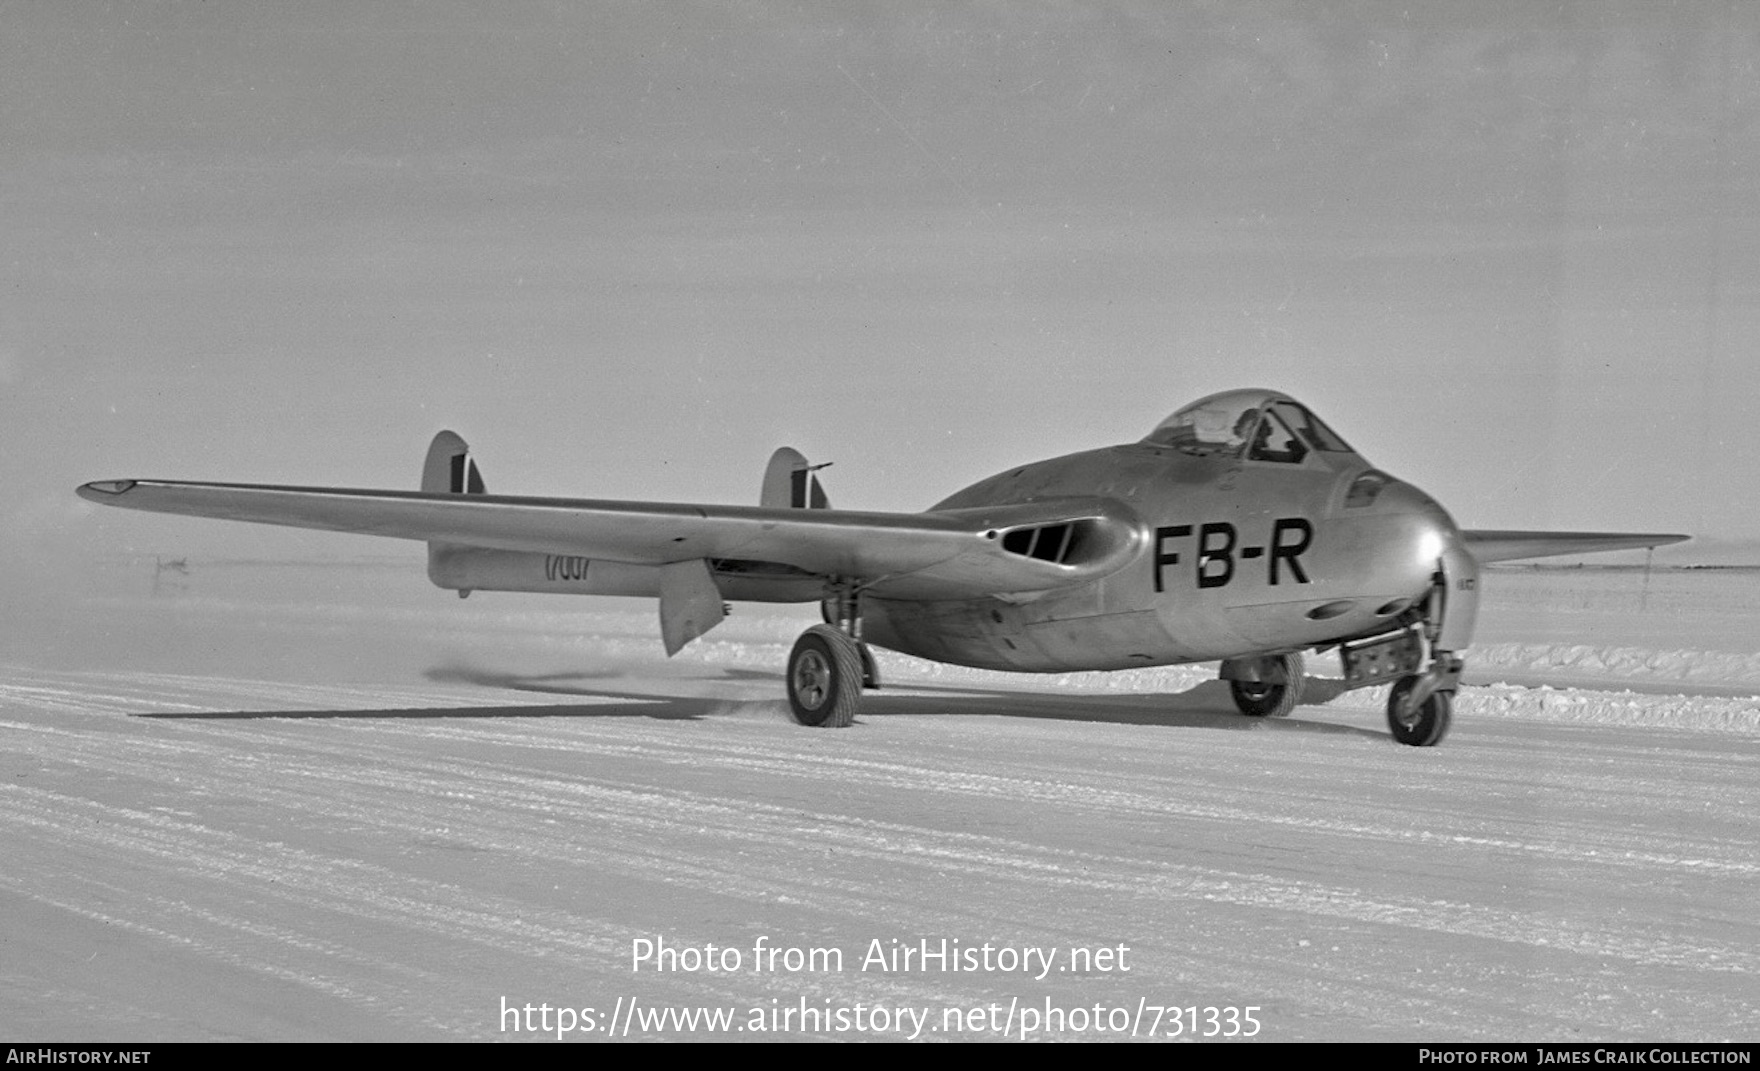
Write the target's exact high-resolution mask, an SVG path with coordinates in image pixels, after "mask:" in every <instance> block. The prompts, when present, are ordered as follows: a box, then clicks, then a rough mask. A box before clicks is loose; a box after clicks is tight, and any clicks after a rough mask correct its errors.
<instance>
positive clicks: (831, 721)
mask: <svg viewBox="0 0 1760 1071" xmlns="http://www.w3.org/2000/svg"><path fill="white" fill-rule="evenodd" d="M858 595H859V593H858V592H857V591H856V590H855V588H854V587H853V586H850V585H848V584H837V585H835V586H834V587H833V588H832V592H831V594H830V595H829V596H828V597H827V598H826V600H825V603H824V609H825V621H826V623H825V624H823V625H814V626H813V627H812V628H810V629H808V630H807V631H805V632H803V633H801V638H800V639H798V640H796V641H795V644H794V650H793V651H791V652H789V655H788V705H789V707H790V708H792V709H793V710H794V717H795V720H796V721H798V722H800V723H801V724H802V725H814V726H820V727H823V728H826V729H842V728H846V727H847V726H849V725H850V724H851V723H852V722H854V721H855V719H856V704H857V702H858V701H859V700H860V699H861V697H862V689H864V688H873V689H878V688H879V687H880V672H879V670H878V669H877V668H876V666H875V664H874V655H873V653H872V652H871V651H869V650H868V645H867V644H865V643H863V642H862V641H861V639H860V638H859V637H860V636H861V614H860V609H861V607H860V603H859V598H858Z"/></svg>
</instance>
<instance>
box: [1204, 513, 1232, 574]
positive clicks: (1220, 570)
mask: <svg viewBox="0 0 1760 1071" xmlns="http://www.w3.org/2000/svg"><path fill="white" fill-rule="evenodd" d="M1218 536H1220V537H1221V540H1222V541H1221V542H1220V543H1218V542H1217V541H1216V537H1218ZM1234 538H1235V532H1234V525H1232V524H1229V523H1228V522H1227V521H1214V522H1212V523H1210V524H1206V525H1204V526H1203V527H1202V528H1200V529H1198V586H1199V587H1201V588H1219V587H1222V586H1223V585H1225V584H1227V583H1228V582H1229V581H1230V580H1233V579H1234Z"/></svg>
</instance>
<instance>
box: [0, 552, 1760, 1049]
mask: <svg viewBox="0 0 1760 1071" xmlns="http://www.w3.org/2000/svg"><path fill="white" fill-rule="evenodd" d="M186 569H187V571H185V570H186ZM88 581H89V586H88V587H86V588H85V589H83V590H76V591H75V592H73V593H72V594H70V595H69V596H68V597H66V598H64V599H59V600H56V601H55V602H53V603H52V604H51V603H39V604H34V605H32V606H31V607H30V613H28V614H25V615H22V616H21V617H20V618H19V620H20V621H28V624H29V628H28V630H25V629H18V628H16V627H15V629H14V631H13V632H12V633H11V634H10V635H8V636H7V637H6V638H5V647H4V650H0V659H3V660H4V662H5V667H4V670H3V672H0V859H3V860H4V863H3V864H0V1033H4V1034H6V1035H7V1036H9V1037H12V1038H15V1039H23V1038H29V1039H32V1040H38V1039H82V1040H155V1039H158V1040H178V1039H234V1038H243V1039H414V1040H435V1039H473V1040H476V1039H499V1038H505V1039H542V1038H545V1037H550V1038H554V1037H555V1036H557V1034H558V1033H559V1032H560V1031H561V1028H562V1027H563V1026H564V1025H572V1026H574V1027H575V1031H574V1032H573V1033H572V1034H567V1035H565V1036H569V1037H574V1038H580V1037H584V1036H593V1037H600V1038H603V1037H605V1036H608V1034H610V1033H612V1032H615V1035H616V1036H623V1033H624V1031H625V1030H627V1031H628V1036H629V1037H631V1038H635V1037H670V1038H683V1037H689V1036H699V1037H707V1036H721V1037H726V1036H735V1037H754V1036H757V1037H764V1036H771V1035H769V1034H767V1033H761V1032H758V1031H757V1028H759V1027H762V1028H764V1029H766V1030H768V1029H771V1028H781V1030H780V1032H782V1033H784V1034H785V1035H786V1036H790V1037H846V1038H855V1037H892V1038H896V1037H909V1036H913V1035H914V1036H919V1037H923V1038H930V1039H946V1038H957V1037H964V1038H987V1037H997V1036H1002V1035H1004V1034H1006V1035H1008V1036H1026V1037H1063V1038H1100V1037H1121V1036H1123V1037H1128V1036H1131V1034H1132V1033H1133V1032H1134V1033H1135V1034H1136V1036H1138V1037H1143V1036H1146V1035H1147V1034H1149V1033H1158V1034H1160V1035H1162V1036H1166V1035H1169V1034H1172V1033H1174V1031H1175V1025H1176V1024H1178V1033H1179V1036H1181V1037H1183V1038H1190V1037H1192V1036H1193V1034H1194V1033H1196V1034H1197V1035H1198V1036H1200V1037H1202V1036H1203V1035H1205V1034H1208V1033H1214V1034H1222V1035H1226V1034H1230V1033H1235V1034H1245V1033H1248V1032H1249V1031H1253V1030H1255V1028H1256V1037H1257V1038H1259V1039H1262V1040H1272V1041H1290V1040H1333V1039H1357V1040H1418V1039H1457V1040H1470V1039H1488V1040H1543V1039H1544V1040H1561V1041H1569V1040H1585V1041H1587V1040H1617V1039H1644V1040H1649V1039H1664V1040H1737V1039H1747V1040H1752V1039H1753V1038H1754V1036H1755V1032H1756V1030H1755V1025H1754V1024H1755V1023H1756V1021H1760V1018H1757V1016H1760V917H1757V915H1756V912H1755V905H1756V904H1757V903H1760V818H1756V814H1757V812H1760V698H1756V696H1760V572H1755V571H1744V570H1700V571H1684V570H1666V571H1657V572H1654V573H1651V574H1649V575H1648V576H1646V575H1645V574H1643V573H1642V572H1637V571H1600V570H1581V571H1575V570H1573V571H1521V570H1500V571H1495V572H1492V573H1490V574H1489V576H1488V579H1487V600H1488V604H1487V606H1486V607H1485V609H1484V611H1483V614H1482V617H1481V625H1480V643H1479V645H1478V646H1477V647H1476V648H1475V649H1474V651H1473V652H1472V654H1471V656H1470V659H1469V667H1470V668H1469V676H1468V680H1469V684H1470V687H1468V688H1467V689H1465V690H1464V691H1463V693H1462V694H1461V697H1460V700H1459V703H1458V705H1457V717H1456V722H1455V726H1454V729H1453V732H1452V733H1451V734H1450V736H1449V738H1448V740H1447V741H1446V742H1445V743H1444V744H1443V745H1442V746H1441V747H1438V748H1434V749H1415V748H1403V747H1399V746H1397V745H1394V744H1393V743H1391V742H1390V740H1389V739H1388V736H1387V732H1386V729H1385V726H1384V724H1383V720H1382V714H1381V698H1382V697H1381V695H1380V693H1379V692H1363V693H1347V694H1343V695H1337V694H1336V688H1334V687H1331V686H1329V684H1328V683H1327V682H1326V681H1325V680H1317V681H1315V682H1313V685H1312V688H1311V697H1312V698H1313V699H1314V700H1315V702H1313V703H1312V704H1311V705H1307V706H1303V707H1302V708H1300V709H1298V710H1297V712H1296V714H1295V715H1294V716H1293V717H1291V718H1289V719H1287V720H1281V721H1271V722H1261V721H1254V720H1250V719H1246V718H1242V717H1239V716H1237V715H1235V714H1233V713H1232V712H1231V707H1230V704H1229V701H1228V698H1227V695H1226V692H1225V691H1224V689H1223V688H1222V687H1221V686H1220V685H1219V684H1217V683H1216V682H1215V681H1214V680H1213V679H1212V678H1213V675H1214V667H1178V668H1169V669H1158V670H1143V671H1136V672H1131V673H1121V674H1113V675H1100V674H1074V675H1069V676H1063V677H1030V676H1010V675H1003V674H992V673H983V672H977V671H971V670H964V669H956V668H950V667H942V666H934V665H930V664H927V663H922V662H917V661H914V660H911V659H906V658H903V657H900V656H895V655H888V654H885V653H882V655H881V658H882V671H883V673H884V674H885V676H886V685H887V686H886V688H885V690H883V691H881V692H879V693H876V694H872V695H870V696H868V697H867V698H866V699H865V700H864V707H863V712H862V715H861V716H860V718H859V719H858V722H857V724H856V725H855V726H854V727H853V728H851V729H849V730H846V731H825V730H809V729H803V728H800V727H797V726H795V725H793V724H792V723H791V722H790V721H789V718H788V715H787V707H786V704H785V703H784V701H783V699H782V697H781V680H780V669H781V666H782V663H783V659H784V657H785V654H786V652H787V649H788V646H789V645H790V644H791V643H792V641H793V638H794V636H795V634H796V633H797V632H798V630H799V628H800V627H802V626H803V625H804V624H806V623H808V622H810V621H811V620H812V619H813V613H812V611H811V610H802V609H795V610H791V611H788V612H775V613H770V612H763V611H761V610H757V609H748V608H746V607H740V608H738V610H737V611H736V614H735V616H734V617H733V618H732V619H731V620H730V621H729V622H728V623H727V624H725V625H724V626H722V627H721V628H720V629H717V630H716V631H715V632H713V633H711V634H710V635H709V636H708V637H705V639H703V640H701V641H699V642H698V643H697V644H695V645H693V646H692V647H690V648H688V649H687V650H686V651H685V652H684V653H683V654H681V655H680V656H679V657H678V658H676V659H673V660H670V661H668V660H666V659H665V658H664V657H663V656H662V654H661V652H660V645H659V640H658V637H657V627H656V624H655V618H654V612H653V609H652V607H651V606H650V605H648V604H645V603H624V602H618V601H594V600H560V599H554V598H544V597H536V596H534V597H519V596H506V595H500V596H497V595H493V594H483V595H478V596H475V597H473V598H472V599H470V600H469V601H467V602H463V603H460V602H459V601H458V600H456V599H454V598H451V597H450V596H448V595H445V594H444V593H441V592H437V591H434V590H432V589H429V588H427V587H426V586H425V581H424V580H423V578H422V576H421V571H420V565H419V563H418V562H417V561H416V560H415V559H414V558H413V556H406V557H404V558H403V559H401V560H398V561H395V562H366V563H355V564H347V565H338V564H331V565H309V566H289V565H276V564H270V563H206V562H199V561H198V562H192V563H188V564H187V565H186V566H185V567H183V568H177V567H173V568H167V567H166V565H165V563H164V562H163V561H161V562H159V563H157V564H156V565H155V563H154V562H153V561H152V560H150V559H148V560H144V561H137V562H132V563H124V562H118V563H112V564H110V565H108V566H105V567H103V568H99V569H95V570H93V571H92V572H91V575H90V576H89V577H88ZM1316 661H1317V662H1319V663H1320V664H1316V665H1313V666H1311V667H1310V672H1312V673H1314V674H1316V675H1317V676H1321V677H1324V676H1325V675H1326V674H1329V673H1331V672H1333V671H1334V670H1333V667H1332V665H1331V663H1330V660H1316ZM1328 696H1333V698H1331V699H1330V701H1324V702H1322V701H1321V700H1325V699H1326V698H1327V697H1328ZM943 941H945V942H947V944H946V945H945V946H944V945H943V944H942V942H943ZM644 942H646V944H644ZM925 942H927V945H926V946H925ZM710 945H713V946H715V949H716V960H715V962H714V963H713V964H712V965H705V964H703V963H699V962H698V960H699V959H701V958H702V957H703V956H704V951H703V950H704V949H705V948H706V946H710ZM662 946H664V947H666V948H670V949H672V950H674V951H675V952H676V951H679V950H684V951H685V955H684V956H683V958H682V959H678V958H674V959H672V960H669V961H666V962H665V963H664V964H661V965H664V966H670V967H674V968H677V969H673V970H655V969H652V968H654V967H655V966H656V964H655V962H653V961H652V960H650V961H647V962H644V963H634V962H632V953H634V952H638V951H640V950H641V949H643V948H644V947H649V948H655V949H658V948H660V947H662ZM986 946H989V951H988V955H989V957H990V962H989V963H988V964H986V963H985V962H984V957H985V955H986V953H985V951H984V949H985V947H986ZM907 947H908V948H909V949H912V950H913V951H916V952H921V951H922V950H923V949H924V948H925V947H927V948H928V950H929V951H932V952H933V951H939V950H941V949H943V948H944V947H945V948H946V949H947V950H948V951H949V952H950V953H955V954H954V955H952V956H951V957H950V960H949V961H948V962H947V964H946V965H947V966H964V965H967V964H968V963H969V964H970V965H973V966H975V967H976V968H977V969H972V970H964V969H962V970H957V971H955V970H943V969H938V968H939V967H940V966H941V965H942V964H941V962H940V961H938V960H935V959H933V958H931V959H929V960H928V961H923V960H921V959H917V960H914V961H913V962H912V963H910V964H909V965H908V966H907V965H904V964H899V963H896V962H894V961H892V960H890V958H888V960H887V962H884V963H883V962H879V961H877V960H876V959H875V958H874V957H873V956H871V955H870V953H873V952H876V951H877V952H880V953H887V954H890V953H893V952H895V951H897V950H899V949H902V948H907ZM763 948H772V949H781V950H784V951H783V952H781V953H780V954H778V955H777V956H776V958H775V959H774V960H773V961H771V962H768V963H766V962H765V960H764V956H763V953H762V952H761V949H763ZM788 950H796V951H798V952H800V953H801V954H802V955H803V956H806V955H809V954H811V953H817V958H816V959H812V960H810V961H807V962H797V963H796V964H795V966H796V968H798V969H791V967H790V963H791V959H790V956H789V954H788ZM1033 950H1038V951H1033ZM1076 950H1082V952H1081V953H1079V954H1078V953H1077V951H1076ZM730 952H737V953H738V955H739V962H738V964H737V966H736V965H735V964H734V963H733V962H732V960H731V959H730V956H729V954H730ZM833 952H835V953H837V954H838V955H839V956H840V957H841V962H840V963H839V962H837V960H836V959H835V958H833V957H832V953H833ZM966 953H970V955H971V956H972V957H973V958H972V959H971V960H969V961H968V960H967V959H966V958H965V955H964V954H966ZM1041 956H1042V957H1044V959H1043V960H1041V959H1040V958H1036V957H1041ZM1010 957H1013V958H1014V959H1018V960H1019V961H1020V962H1019V963H1015V964H1014V966H1015V969H1012V970H1009V969H1003V968H1004V967H1006V966H1008V965H1009V963H1010V962H1012V960H1011V959H1010ZM1005 961H1007V962H1005ZM1046 963H1048V964H1049V968H1048V969H1043V967H1044V964H1046ZM1023 964H1024V965H1028V966H1030V968H1031V969H1027V970H1023V969H1020V967H1021V966H1022V965H1023ZM693 965H695V966H697V967H699V968H705V967H707V966H713V967H714V968H717V969H697V970H689V969H685V968H687V967H690V966H693ZM895 966H897V967H901V968H903V969H887V968H891V967H895ZM986 967H988V968H989V969H985V968H986ZM727 968H731V969H727ZM527 1005H530V1006H531V1009H530V1011H529V1013H528V1011H527V1010H526V1006H527ZM545 1006H548V1011H545V1010H544V1008H545ZM632 1006H633V1009H634V1011H633V1014H632V1011H631V1009H632ZM1156 1008H1163V1009H1167V1010H1165V1011H1162V1012H1161V1013H1159V1015H1157V1013H1156V1012H1155V1011H1154V1009H1156ZM1192 1008H1196V1009H1197V1011H1196V1012H1192V1011H1190V1010H1189V1009H1192ZM1212 1008H1213V1009H1216V1012H1215V1013H1214V1015H1212V1013H1211V1012H1209V1011H1208V1010H1207V1009H1212ZM563 1009H567V1014H566V1015H565V1014H563ZM587 1009H591V1011H590V1012H588V1011H587ZM696 1009H705V1010H708V1009H722V1010H724V1011H725V1013H726V1014H728V1015H729V1016H730V1023H731V1025H730V1027H729V1028H727V1029H723V1030H719V1031H712V1030H711V1029H708V1028H707V1027H706V1026H705V1024H704V1023H702V1022H699V1023H697V1026H696V1029H695V1030H694V1031H693V1030H692V1029H691V1028H689V1027H687V1026H685V1025H683V1024H682V1023H681V1021H680V1020H679V1019H678V1018H676V1017H678V1016H684V1015H689V1014H695V1010H696ZM803 1009H804V1011H805V1012H806V1013H810V1018H808V1019H805V1020H803V1018H802V1017H801V1016H802V1013H803ZM1176 1009H1188V1010H1187V1011H1184V1012H1180V1011H1176ZM1249 1009H1250V1010H1249ZM655 1015H660V1016H672V1017H674V1018H671V1019H669V1020H666V1021H656V1020H654V1018H653V1016H655ZM589 1022H591V1025H592V1027H593V1029H594V1030H595V1031H596V1032H595V1033H591V1034H589V1032H588V1030H587V1026H588V1024H589ZM1248 1023H1252V1024H1254V1026H1252V1027H1249V1026H1248V1025H1247V1024H1248ZM532 1027H536V1028H537V1029H530V1028H532ZM545 1027H548V1030H547V1031H546V1029H545Z"/></svg>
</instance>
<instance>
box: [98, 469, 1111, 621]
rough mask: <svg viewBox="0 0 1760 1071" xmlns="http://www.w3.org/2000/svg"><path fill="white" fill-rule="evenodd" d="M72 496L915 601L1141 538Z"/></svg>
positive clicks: (1058, 583)
mask: <svg viewBox="0 0 1760 1071" xmlns="http://www.w3.org/2000/svg"><path fill="white" fill-rule="evenodd" d="M78 491H79V495H80V497H82V498H85V499H88V500H90V501H93V502H99V503H102V504H104V505H107V506H119V507H122V508H124V509H139V510H148V511H152V512H156V513H177V514H185V515H189V516H196V517H215V518H220V519H224V520H234V521H251V522H255V523H258V524H276V525H286V526H290V527H294V528H317V529H323V530H328V531H333V532H356V533H360V534H364V535H378V536H389V537H393V538H398V539H419V540H435V541H440V542H444V543H450V544H457V545H465V546H475V547H486V548H491V549H499V550H513V551H532V552H538V553H543V554H565V555H578V556H580V557H583V558H594V559H599V560H604V561H617V562H632V563H640V564H650V565H665V564H671V563H674V562H684V561H693V560H701V559H709V560H738V561H748V562H772V563H777V564H781V565H788V566H792V567H794V568H796V569H800V570H803V571H805V572H807V573H811V574H815V575H820V576H837V577H842V578H848V579H853V580H858V581H861V582H863V583H864V584H865V585H866V586H867V589H868V590H870V591H872V592H873V593H874V594H876V595H881V596H883V597H885V596H891V597H895V598H917V599H952V598H969V597H974V596H978V595H997V594H1011V593H1029V592H1035V591H1048V590H1051V589H1053V588H1058V587H1063V586H1065V585H1068V584H1075V583H1081V582H1083V581H1087V580H1092V579H1094V578H1096V577H1100V576H1104V575H1106V574H1108V573H1111V572H1114V571H1116V570H1117V569H1119V568H1121V567H1122V566H1123V565H1124V564H1125V563H1126V562H1127V561H1129V560H1130V558H1131V556H1132V554H1133V553H1134V551H1135V549H1136V546H1137V543H1138V541H1139V539H1140V538H1141V537H1140V534H1139V533H1140V526H1139V525H1138V524H1137V523H1136V521H1135V518H1134V516H1133V515H1132V514H1131V513H1130V512H1129V510H1128V508H1127V507H1125V506H1124V505H1123V504H1121V503H1119V502H1117V501H1115V500H1112V499H1106V498H1061V499H1054V500H1045V501H1041V502H1034V503H1027V504H1017V505H1007V506H997V507H991V508H972V509H958V510H938V511H935V512H932V513H878V512H863V511H857V510H833V509H814V510H800V509H783V508H766V507H762V506H757V507H753V506H711V505H691V504H685V503H667V502H619V501H607V500H596V499H564V498H530V497H523V496H517V495H490V494H468V495H461V494H448V493H436V492H430V491H380V490H364V489H356V488H324V487H282V486H271V485H263V484H230V483H190V482H182V481H170V480H101V481H97V482H93V483H88V484H84V485H82V486H81V487H80V488H79V489H78ZM1044 533H1050V535H1046V536H1045V538H1040V536H1041V535H1042V534H1044Z"/></svg>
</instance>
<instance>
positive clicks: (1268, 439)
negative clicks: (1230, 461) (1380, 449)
mask: <svg viewBox="0 0 1760 1071" xmlns="http://www.w3.org/2000/svg"><path fill="white" fill-rule="evenodd" d="M1143 441H1144V442H1145V443H1149V444H1151V445H1154V446H1171V447H1173V448H1174V449H1176V450H1181V451H1184V452H1185V453H1188V454H1195V455H1197V456H1200V457H1245V458H1246V459H1247V460H1248V461H1274V462H1282V463H1284V464H1291V465H1294V464H1300V463H1301V462H1302V460H1303V459H1304V458H1306V457H1307V456H1308V454H1309V453H1310V452H1311V451H1315V450H1320V451H1324V452H1327V453H1346V454H1348V453H1353V452H1354V451H1352V450H1351V448H1350V447H1349V446H1347V445H1346V444H1345V441H1344V440H1343V439H1340V438H1339V437H1338V436H1337V435H1336V434H1334V433H1333V431H1332V429H1331V428H1329V427H1327V426H1326V425H1325V424H1323V423H1321V421H1320V418H1319V417H1317V416H1315V415H1314V414H1312V413H1310V412H1308V410H1307V407H1305V406H1303V405H1302V404H1301V403H1299V402H1297V401H1296V400H1295V399H1293V398H1291V397H1290V396H1289V395H1287V394H1279V393H1278V392H1277V391H1271V390H1231V391H1224V392H1222V393H1221V394H1212V395H1210V396H1209V397H1208V398H1200V399H1198V400H1197V401H1195V402H1193V403H1192V404H1190V405H1188V406H1186V407H1185V408H1183V409H1181V410H1179V411H1178V412H1176V413H1174V414H1173V415H1172V416H1170V417H1168V418H1167V419H1166V420H1163V421H1162V422H1161V423H1160V424H1157V425H1156V426H1155V430H1154V431H1152V432H1150V433H1149V435H1148V437H1147V438H1145V439H1144V440H1143Z"/></svg>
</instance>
